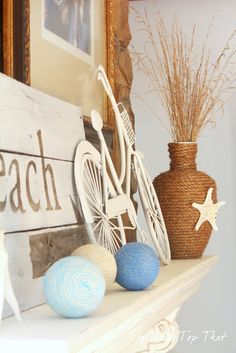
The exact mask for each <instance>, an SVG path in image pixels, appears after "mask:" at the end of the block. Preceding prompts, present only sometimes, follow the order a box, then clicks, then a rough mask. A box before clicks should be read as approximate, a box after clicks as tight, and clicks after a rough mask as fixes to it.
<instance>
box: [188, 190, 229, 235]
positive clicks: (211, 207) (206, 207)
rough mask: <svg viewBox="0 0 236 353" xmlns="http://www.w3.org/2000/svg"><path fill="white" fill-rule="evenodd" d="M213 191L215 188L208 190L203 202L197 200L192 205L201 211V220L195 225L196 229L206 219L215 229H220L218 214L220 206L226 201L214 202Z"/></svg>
mask: <svg viewBox="0 0 236 353" xmlns="http://www.w3.org/2000/svg"><path fill="white" fill-rule="evenodd" d="M212 192H213V188H210V189H209V190H208V192H207V196H206V199H205V201H204V203H203V204H200V203H195V202H194V203H193V204H192V206H193V207H194V208H196V209H197V210H198V211H199V212H200V217H199V220H198V222H197V224H196V226H195V229H196V230H198V229H199V228H200V227H201V225H202V224H203V223H204V222H206V221H208V222H209V223H210V224H211V226H212V228H213V229H214V230H218V228H217V226H216V214H217V212H218V210H219V208H220V207H221V206H223V205H224V204H225V201H221V202H217V203H213V200H212Z"/></svg>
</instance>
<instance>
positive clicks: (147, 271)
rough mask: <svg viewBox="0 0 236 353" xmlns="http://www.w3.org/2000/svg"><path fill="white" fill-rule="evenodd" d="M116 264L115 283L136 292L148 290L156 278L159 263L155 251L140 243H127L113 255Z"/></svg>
mask: <svg viewBox="0 0 236 353" xmlns="http://www.w3.org/2000/svg"><path fill="white" fill-rule="evenodd" d="M115 259H116V264H117V276H116V282H117V283H119V284H120V285H121V286H122V287H124V288H126V289H128V290H132V291H136V290H143V289H145V288H148V287H149V286H150V285H151V284H152V283H153V282H154V281H155V279H156V278H157V276H158V274H159V271H160V261H159V258H158V256H157V254H156V253H155V251H154V250H153V249H152V248H151V247H150V246H148V245H146V244H142V243H129V244H126V245H124V246H122V248H120V249H119V250H118V251H117V253H116V254H115Z"/></svg>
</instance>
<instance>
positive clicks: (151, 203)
mask: <svg viewBox="0 0 236 353" xmlns="http://www.w3.org/2000/svg"><path fill="white" fill-rule="evenodd" d="M98 80H100V81H101V82H102V84H103V87H104V89H105V91H106V93H107V95H108V97H109V99H110V101H111V104H112V107H113V110H114V113H115V122H116V127H117V133H118V139H119V147H120V160H121V165H120V175H119V176H118V175H117V173H116V170H115V168H114V165H113V162H112V159H111V156H110V153H109V150H108V147H107V145H106V142H105V138H104V136H103V133H102V127H103V121H102V118H101V116H100V114H99V113H98V112H97V111H95V110H93V111H92V112H91V120H92V126H93V128H94V129H95V130H96V132H97V134H98V138H99V140H100V145H101V152H100V153H99V152H98V150H97V149H96V148H95V147H93V145H92V144H91V143H89V142H88V141H82V142H80V143H79V144H78V146H77V149H76V154H75V160H74V174H75V184H76V188H77V192H78V196H79V201H80V208H81V213H82V216H83V218H84V221H85V225H86V229H87V232H88V235H89V237H90V240H91V241H92V242H95V243H98V244H101V245H103V246H105V247H106V248H107V249H109V250H110V251H111V252H112V253H115V252H116V251H117V249H118V248H119V247H120V246H121V245H123V244H125V243H126V238H125V229H127V228H128V227H126V226H124V225H123V222H122V214H124V213H127V214H128V217H129V219H130V222H131V224H132V228H133V229H135V228H136V229H137V231H138V232H139V237H140V238H141V239H140V240H141V241H142V242H146V243H148V242H149V238H148V236H147V235H146V234H145V233H144V232H143V231H142V230H141V229H140V227H139V224H138V220H137V214H136V211H135V208H134V206H133V203H132V201H131V198H130V191H131V190H130V186H131V176H132V173H133V174H134V176H135V178H136V180H137V185H138V191H139V195H140V199H141V204H142V210H143V212H144V216H145V219H146V223H147V226H148V230H149V232H150V235H151V239H152V242H153V244H154V246H155V248H156V250H157V252H158V254H159V256H160V259H161V260H162V261H163V263H164V264H169V263H170V261H171V255H170V247H169V241H168V236H167V232H166V227H165V223H164V220H163V216H162V212H161V208H160V205H159V202H158V198H157V196H156V192H155V190H154V188H153V185H152V181H151V179H150V176H149V175H148V173H147V171H146V169H145V168H144V165H143V163H142V159H141V156H140V153H138V152H137V151H136V150H135V148H134V143H135V133H134V130H133V127H132V123H131V121H130V117H129V115H128V112H127V111H126V109H125V108H124V106H123V104H121V103H119V104H117V103H116V100H115V98H114V96H113V93H112V89H111V87H110V84H109V81H108V79H107V76H106V73H105V70H104V68H103V67H102V66H101V65H99V67H98Z"/></svg>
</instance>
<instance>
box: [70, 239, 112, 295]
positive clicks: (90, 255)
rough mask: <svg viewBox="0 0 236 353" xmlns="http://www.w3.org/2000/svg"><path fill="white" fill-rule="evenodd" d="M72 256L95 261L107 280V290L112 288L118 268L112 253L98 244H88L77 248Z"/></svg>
mask: <svg viewBox="0 0 236 353" xmlns="http://www.w3.org/2000/svg"><path fill="white" fill-rule="evenodd" d="M71 255H73V256H83V257H85V258H86V259H88V260H90V261H93V262H94V263H95V265H96V266H97V267H98V268H99V269H100V271H101V272H102V274H103V276H104V278H105V282H106V289H107V290H108V289H110V288H111V286H112V285H113V283H114V282H115V279H116V272H117V267H116V261H115V258H114V256H113V255H112V254H111V253H110V251H108V250H107V249H105V248H104V247H102V246H100V245H98V244H86V245H83V246H80V247H79V248H77V249H76V250H75V251H73V253H72V254H71Z"/></svg>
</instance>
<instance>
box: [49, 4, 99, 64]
mask: <svg viewBox="0 0 236 353" xmlns="http://www.w3.org/2000/svg"><path fill="white" fill-rule="evenodd" d="M42 16H43V21H42V36H43V38H44V39H46V40H48V41H49V42H51V43H52V44H54V45H56V46H58V47H59V48H61V49H63V50H65V51H67V52H68V53H70V54H72V55H74V56H75V57H77V58H79V59H81V60H83V61H85V62H87V63H88V64H90V65H93V64H94V42H95V39H94V37H95V36H94V29H95V28H94V23H95V19H94V2H93V1H92V0H74V1H71V0H55V1H51V0H43V1H42Z"/></svg>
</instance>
